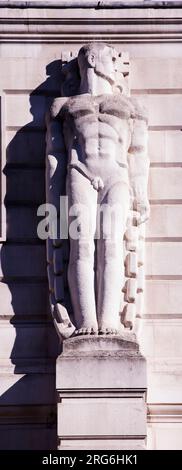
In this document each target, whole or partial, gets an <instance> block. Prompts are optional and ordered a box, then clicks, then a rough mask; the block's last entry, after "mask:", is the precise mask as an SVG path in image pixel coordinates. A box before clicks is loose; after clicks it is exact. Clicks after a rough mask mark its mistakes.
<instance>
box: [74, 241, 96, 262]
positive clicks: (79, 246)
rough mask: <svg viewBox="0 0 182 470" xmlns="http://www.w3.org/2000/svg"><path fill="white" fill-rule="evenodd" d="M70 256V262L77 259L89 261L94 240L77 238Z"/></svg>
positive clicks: (92, 252)
mask: <svg viewBox="0 0 182 470" xmlns="http://www.w3.org/2000/svg"><path fill="white" fill-rule="evenodd" d="M71 251H72V254H71V256H70V264H75V263H77V262H78V261H84V262H89V263H90V262H91V261H92V260H93V257H94V242H93V241H81V240H79V241H78V242H77V243H75V244H74V247H73V248H72V250H71Z"/></svg>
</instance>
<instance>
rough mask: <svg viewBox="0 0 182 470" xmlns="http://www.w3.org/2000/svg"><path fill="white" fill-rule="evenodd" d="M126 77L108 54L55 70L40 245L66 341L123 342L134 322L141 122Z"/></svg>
mask: <svg viewBox="0 0 182 470" xmlns="http://www.w3.org/2000/svg"><path fill="white" fill-rule="evenodd" d="M127 67H128V64H127V63H125V62H124V58H123V56H122V54H118V53H117V52H116V51H115V50H114V49H113V48H112V47H111V46H108V45H105V44H94V43H93V44H89V45H86V46H83V47H82V48H81V49H80V51H79V54H78V57H77V58H76V59H74V60H72V61H71V62H70V63H68V64H67V65H65V71H64V67H63V73H64V80H63V86H62V94H63V95H64V96H62V97H60V98H57V99H55V100H54V103H53V105H52V108H51V110H50V112H49V115H48V116H47V173H46V175H47V203H49V204H52V205H53V206H54V207H55V208H56V211H57V213H58V214H59V216H60V224H58V225H60V234H58V233H56V234H54V236H52V237H50V238H49V240H48V241H47V247H48V250H47V251H48V255H47V256H48V275H49V285H50V296H51V308H52V312H53V318H54V321H55V326H56V328H57V330H58V332H59V334H60V335H61V336H62V337H65V338H66V337H69V336H71V335H72V334H82V335H83V334H87V335H89V334H108V335H109V334H123V333H124V331H128V328H129V329H132V331H133V330H134V329H136V326H137V322H138V320H137V318H139V317H140V316H141V308H142V307H141V303H142V299H143V287H144V265H143V264H144V261H143V251H144V250H143V248H144V230H143V227H144V222H145V221H146V220H147V218H148V216H149V204H148V199H147V180H148V168H149V160H148V156H147V118H146V113H145V110H144V109H143V108H142V107H141V106H140V104H139V103H138V102H136V101H135V100H134V99H132V98H130V97H129V96H128V95H127V74H128V72H126V69H127ZM71 76H73V77H75V87H76V85H77V89H76V90H74V93H70V92H69V80H71V78H70V77H71ZM66 93H67V96H65V94H66ZM70 95H71V96H70ZM60 202H61V204H60ZM63 202H64V204H65V206H67V208H66V210H63ZM60 207H61V209H60ZM63 213H64V216H63ZM66 213H67V221H68V233H69V240H66V236H63V232H64V220H63V219H64V218H65V219H66Z"/></svg>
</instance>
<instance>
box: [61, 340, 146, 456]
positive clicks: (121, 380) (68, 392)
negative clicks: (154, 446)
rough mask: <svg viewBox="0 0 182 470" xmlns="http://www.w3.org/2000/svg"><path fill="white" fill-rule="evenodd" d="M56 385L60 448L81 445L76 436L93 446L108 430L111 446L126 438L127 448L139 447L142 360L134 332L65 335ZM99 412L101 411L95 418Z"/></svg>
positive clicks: (141, 443)
mask: <svg viewBox="0 0 182 470" xmlns="http://www.w3.org/2000/svg"><path fill="white" fill-rule="evenodd" d="M56 389H57V391H58V394H59V396H60V398H61V403H59V404H58V435H59V439H60V447H59V448H60V450H61V449H64V448H67V447H69V446H70V448H80V447H81V446H82V448H84V447H85V443H84V441H82V442H81V439H84V440H85V439H86V440H87V444H88V446H89V448H92V446H93V445H96V446H97V445H98V439H99V442H100V439H101V440H103V442H104V441H105V444H106V442H108V441H109V439H110V438H111V436H112V441H110V446H111V447H110V448H111V449H114V448H118V449H119V448H120V449H123V448H125V444H126V443H125V438H126V439H127V443H128V446H129V448H131V446H133V449H135V448H138V446H139V447H141V448H144V446H145V435H146V406H145V391H146V363H145V359H144V357H143V356H142V355H141V354H140V352H139V347H138V344H137V343H136V338H135V336H134V335H133V336H131V335H128V339H125V337H123V338H122V337H121V336H113V337H112V338H111V337H109V336H102V337H92V336H90V337H88V338H86V337H81V338H70V339H68V340H65V341H64V343H63V353H62V354H61V356H60V357H59V359H58V360H57V370H56ZM98 416H100V417H101V416H104V419H102V418H101V419H99V423H98ZM70 420H71V421H70ZM70 423H71V424H70ZM69 436H71V437H72V442H70V443H68V441H67V439H68V438H69ZM124 436H125V438H124V439H123V437H124ZM131 436H132V437H131ZM133 436H135V439H136V442H135V441H133Z"/></svg>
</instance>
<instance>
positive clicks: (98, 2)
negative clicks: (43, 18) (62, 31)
mask: <svg viewBox="0 0 182 470" xmlns="http://www.w3.org/2000/svg"><path fill="white" fill-rule="evenodd" d="M0 8H23V9H28V8H51V9H57V8H60V9H62V8H64V9H65V8H96V9H100V10H101V9H106V8H109V9H113V8H120V9H124V8H130V9H131V8H165V9H166V8H169V9H170V8H182V1H180V0H173V1H172V0H171V1H164V0H163V1H162V0H160V1H159V0H137V1H132V0H131V1H125V0H33V1H31V0H1V3H0Z"/></svg>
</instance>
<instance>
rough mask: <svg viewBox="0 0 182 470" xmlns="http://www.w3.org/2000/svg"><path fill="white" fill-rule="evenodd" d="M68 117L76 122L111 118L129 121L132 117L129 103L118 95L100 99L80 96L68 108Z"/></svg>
mask: <svg viewBox="0 0 182 470" xmlns="http://www.w3.org/2000/svg"><path fill="white" fill-rule="evenodd" d="M67 115H68V116H69V117H71V118H73V119H74V121H80V120H84V121H85V120H88V121H89V120H90V119H92V120H93V121H99V120H100V119H101V120H103V119H104V115H105V116H106V120H108V118H109V116H110V117H111V119H112V117H115V118H118V119H120V120H121V119H125V120H128V119H130V117H131V106H130V103H129V101H127V100H126V99H122V98H121V97H119V96H118V95H116V96H111V97H110V96H109V97H108V95H106V96H105V95H103V96H99V97H92V96H89V97H88V96H87V97H84V96H80V97H76V98H75V99H72V100H71V101H70V103H69V105H68V108H67Z"/></svg>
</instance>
